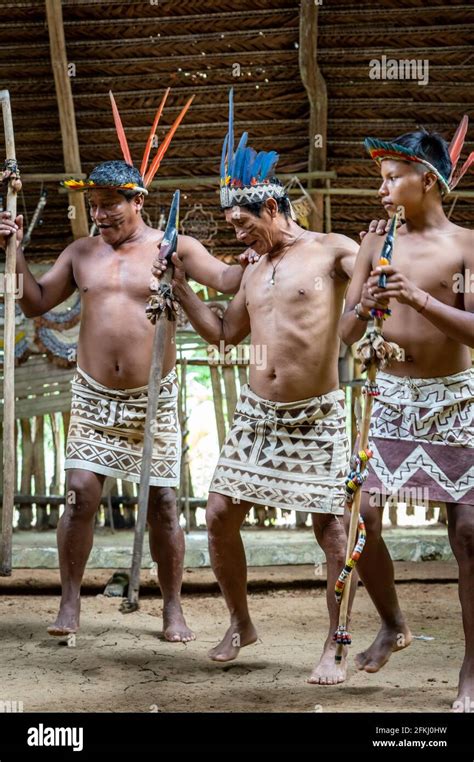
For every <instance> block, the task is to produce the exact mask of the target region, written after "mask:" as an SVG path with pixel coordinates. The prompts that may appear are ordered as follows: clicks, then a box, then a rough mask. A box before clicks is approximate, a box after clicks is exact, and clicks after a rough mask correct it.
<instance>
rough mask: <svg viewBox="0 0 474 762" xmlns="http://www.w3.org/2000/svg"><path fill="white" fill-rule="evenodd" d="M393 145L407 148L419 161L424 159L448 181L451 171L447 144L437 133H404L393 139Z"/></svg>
mask: <svg viewBox="0 0 474 762" xmlns="http://www.w3.org/2000/svg"><path fill="white" fill-rule="evenodd" d="M393 142H394V143H398V144H399V145H401V146H404V147H405V148H409V149H410V150H411V151H413V153H414V154H415V155H416V156H419V157H420V159H425V161H428V162H429V163H430V164H432V165H433V167H436V169H437V170H438V172H439V173H440V174H441V175H442V176H443V177H444V178H445V179H446V180H448V179H449V176H450V174H451V170H452V163H451V159H450V157H449V151H448V142H447V141H446V140H445V139H444V138H443V137H442V135H439V134H438V133H437V132H428V131H427V130H418V131H416V132H406V133H405V134H404V135H400V137H399V138H395V140H394V141H393Z"/></svg>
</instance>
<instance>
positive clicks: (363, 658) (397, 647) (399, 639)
mask: <svg viewBox="0 0 474 762" xmlns="http://www.w3.org/2000/svg"><path fill="white" fill-rule="evenodd" d="M412 639H413V638H412V634H411V632H410V630H409V629H408V627H407V625H406V624H403V625H400V626H399V627H394V628H389V627H386V626H385V625H382V627H381V628H380V630H379V632H378V634H377V637H376V638H375V640H374V642H373V643H372V645H371V646H369V648H368V649H367V651H363V652H362V653H360V654H357V656H356V657H355V661H356V665H357V668H358V669H363V670H365V672H378V671H379V669H381V668H382V667H383V665H384V664H386V663H387V662H388V660H389V659H390V656H391V655H392V653H393V652H394V651H401V650H402V649H403V648H407V647H408V646H409V645H410V643H411V641H412Z"/></svg>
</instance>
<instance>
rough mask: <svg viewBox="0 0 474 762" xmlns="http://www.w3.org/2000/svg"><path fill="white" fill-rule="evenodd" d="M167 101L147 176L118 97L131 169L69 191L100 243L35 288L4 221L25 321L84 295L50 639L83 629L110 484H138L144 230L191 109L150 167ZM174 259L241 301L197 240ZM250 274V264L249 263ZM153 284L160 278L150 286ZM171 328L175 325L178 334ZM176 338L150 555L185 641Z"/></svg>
mask: <svg viewBox="0 0 474 762" xmlns="http://www.w3.org/2000/svg"><path fill="white" fill-rule="evenodd" d="M168 92H169V90H168V91H166V93H165V96H164V98H163V100H162V102H161V104H160V107H159V109H158V112H157V114H156V117H155V121H154V124H153V126H152V128H151V130H150V134H149V138H148V141H147V144H146V147H145V152H144V156H143V160H142V163H141V167H140V169H138V168H136V167H134V166H133V161H132V157H131V154H130V150H129V147H128V143H127V139H126V136H125V132H124V129H123V126H122V122H121V119H120V115H119V112H118V109H117V107H116V104H115V101H114V99H113V96H112V94H110V95H111V99H112V108H113V114H114V120H115V126H116V130H117V134H118V137H119V142H120V145H121V148H122V153H123V157H124V160H123V161H107V162H104V163H102V164H99V165H98V166H97V167H95V168H94V169H93V170H92V172H91V173H90V175H89V177H88V178H87V180H85V181H83V180H74V179H71V180H66V181H65V182H64V183H63V184H64V186H65V187H67V188H68V189H69V190H77V191H82V192H86V193H87V199H88V202H89V208H90V215H91V218H92V220H93V222H94V223H95V225H96V226H97V228H98V230H99V233H100V235H98V236H94V237H87V238H79V239H78V240H76V241H74V242H73V243H72V244H71V245H69V246H67V247H66V249H64V251H63V252H62V253H61V255H60V256H59V257H58V259H57V260H56V262H55V263H54V265H53V267H52V268H51V269H50V270H49V271H48V272H47V273H46V274H45V275H43V276H42V277H41V279H40V280H38V281H36V280H35V278H34V277H33V275H32V274H31V272H30V270H29V268H28V265H27V263H26V260H25V257H24V254H23V251H22V247H21V241H22V217H21V216H19V217H17V219H16V220H15V221H13V220H10V219H9V217H8V213H3V214H2V215H1V219H0V244H1V243H2V242H3V243H4V242H5V241H6V239H7V237H8V236H9V235H16V239H17V242H18V251H17V272H18V273H19V274H21V275H22V276H23V284H24V291H23V297H22V298H21V299H20V300H19V304H20V306H21V308H22V310H23V312H24V313H25V315H26V316H27V317H35V316H37V315H42V314H43V313H45V312H47V311H48V310H50V309H52V308H53V307H55V306H56V305H58V304H60V303H61V302H63V301H64V300H65V299H66V298H67V297H68V296H70V295H71V294H72V293H73V292H74V290H75V289H76V288H77V289H79V292H80V295H81V302H82V313H81V328H80V336H79V344H78V356H77V359H78V362H77V370H76V374H75V376H74V379H73V381H72V406H71V421H70V428H69V432H68V440H67V451H66V462H65V468H66V490H67V499H66V507H65V511H64V514H63V515H62V517H61V520H60V522H59V526H58V548H59V562H60V570H61V584H62V597H61V604H60V609H59V613H58V616H57V619H56V621H55V623H54V624H52V625H51V626H50V627H49V628H48V632H49V633H50V634H51V635H58V636H65V635H68V634H70V633H75V632H76V631H77V629H78V627H79V611H80V588H81V581H82V577H83V573H84V569H85V565H86V563H87V559H88V556H89V553H90V551H91V548H92V542H93V530H94V521H95V514H96V511H97V509H98V507H99V502H100V498H101V494H102V486H103V483H104V480H105V478H106V477H107V476H112V477H116V478H120V479H125V480H129V481H134V482H139V481H140V466H141V459H142V448H143V435H144V425H145V416H146V407H147V383H148V377H149V370H150V362H151V356H152V342H153V335H154V330H155V329H154V326H153V325H152V323H151V322H150V321H149V320H148V319H147V316H146V312H145V306H146V302H147V298H148V297H149V295H150V291H149V289H150V278H151V276H152V272H153V267H154V263H155V260H156V258H157V247H159V245H160V242H161V239H162V237H163V232H162V231H159V230H155V229H153V228H151V227H149V226H148V225H146V224H145V222H144V220H143V218H142V214H141V212H142V208H143V204H144V199H145V196H146V195H147V194H148V190H147V188H148V186H149V185H150V183H151V181H152V179H153V177H154V175H155V173H156V171H157V170H158V167H159V165H160V162H161V160H162V159H163V156H164V155H165V153H166V150H167V148H168V146H169V144H170V141H171V138H172V137H173V134H174V132H175V131H176V129H177V127H178V125H179V124H180V122H181V120H182V119H183V117H184V115H185V113H186V111H187V109H188V108H189V106H190V103H191V100H192V98H191V99H189V100H188V102H187V103H186V105H185V107H184V108H183V110H182V111H181V113H180V114H179V116H178V117H177V119H176V121H175V122H174V124H173V126H172V127H171V129H170V130H169V132H168V133H167V135H166V137H165V138H164V139H163V141H162V142H161V144H160V146H159V147H158V150H157V153H156V156H155V157H154V158H153V160H152V161H151V162H150V164H149V165H148V162H149V156H150V150H151V147H152V143H153V137H154V135H155V132H156V128H157V125H158V120H159V118H160V115H161V112H162V110H163V106H164V103H165V101H166V98H167V95H168ZM178 251H179V252H180V254H181V256H183V258H184V259H185V260H186V263H187V267H188V271H189V273H190V275H191V277H192V278H194V279H195V280H196V281H198V282H199V283H202V284H203V285H207V286H211V287H212V288H215V289H216V290H218V291H221V292H223V293H234V292H235V291H237V290H238V287H239V284H240V280H241V278H242V272H243V269H242V267H240V266H235V267H229V266H228V265H225V264H223V263H222V262H220V261H219V260H218V259H216V258H215V257H213V256H211V255H210V254H209V253H208V252H207V251H206V249H205V248H204V247H203V246H202V245H201V244H200V243H199V242H198V241H197V240H195V239H194V238H191V237H189V236H179V240H178ZM242 264H244V262H242ZM153 280H154V279H153V278H152V281H153ZM174 325H175V324H173V326H174ZM168 326H169V328H168V331H169V335H168V340H167V344H166V348H165V356H164V362H163V376H162V383H161V391H160V397H159V406H158V413H157V420H156V424H157V425H156V436H155V443H154V451H153V460H152V471H151V474H152V475H151V479H150V501H149V511H148V524H149V530H150V534H149V537H150V549H151V555H152V557H153V559H154V561H156V562H158V577H159V582H160V587H161V592H162V595H163V634H164V637H165V638H166V639H167V640H169V641H189V640H192V639H194V634H193V633H192V631H191V630H190V629H189V628H188V626H187V625H186V622H185V619H184V616H183V612H182V609H181V603H180V590H181V581H182V572H183V560H184V536H183V532H182V529H181V528H180V526H179V522H178V514H177V510H176V498H175V492H174V488H175V487H176V486H177V485H178V482H179V470H180V454H181V453H180V450H181V440H180V431H179V424H178V412H177V377H176V372H175V361H176V347H175V343H174V327H170V324H168Z"/></svg>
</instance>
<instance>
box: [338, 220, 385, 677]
mask: <svg viewBox="0 0 474 762" xmlns="http://www.w3.org/2000/svg"><path fill="white" fill-rule="evenodd" d="M399 214H400V213H399V211H398V210H397V213H396V214H395V215H394V216H393V217H392V222H391V224H390V228H389V231H388V233H387V237H386V239H385V241H384V244H383V247H382V252H381V254H380V259H379V263H378V264H379V266H383V265H385V266H386V265H389V264H390V263H391V261H392V254H393V247H394V242H395V235H396V230H397V224H398V220H399ZM386 280H387V277H386V275H385V273H382V274H381V275H380V277H379V282H378V285H379V287H380V288H385V286H386ZM390 314H391V313H390V310H389V309H385V310H378V309H373V310H371V315H372V318H373V324H370V327H369V328H368V329H367V331H366V334H365V336H364V338H363V339H362V341H361V342H360V344H359V346H358V348H357V353H358V356H359V359H360V360H361V361H362V368H363V370H366V371H367V379H366V382H365V385H364V387H363V390H362V391H363V394H364V412H363V415H362V421H361V424H360V427H359V447H358V451H357V454H355V455H353V456H352V458H351V462H350V470H349V474H348V475H347V478H346V501H347V505H348V506H349V508H350V510H351V522H350V527H349V536H348V540H347V556H346V557H347V561H346V563H345V566H344V568H343V570H342V571H341V573H340V575H339V577H338V580H337V582H336V585H335V595H336V600H337V602H338V603H339V604H340V606H341V608H340V612H339V624H338V627H337V630H336V632H335V633H334V640H335V641H336V643H337V647H336V656H335V660H336V663H337V664H339V663H340V662H341V660H342V654H343V648H344V646H345V645H350V643H351V636H350V634H349V632H348V629H347V618H348V607H349V595H350V584H347V583H348V582H349V583H350V576H351V573H352V571H353V569H354V568H355V566H356V563H357V561H358V560H359V558H360V554H361V553H362V551H363V549H364V545H365V540H366V531H365V524H364V520H363V518H362V517H361V516H360V499H361V492H360V487H361V486H362V484H363V483H364V481H365V479H366V478H367V465H368V462H369V460H370V458H371V456H372V451H371V450H370V449H369V429H370V418H371V415H372V403H373V398H374V397H376V396H377V394H378V393H379V390H378V387H377V371H378V370H379V369H382V368H384V367H385V366H386V365H387V364H388V363H389V362H390V361H391V360H393V359H399V358H400V348H399V347H398V346H397V345H396V344H394V343H392V342H387V341H385V339H384V338H383V335H382V328H383V321H384V320H385V319H386V318H387V317H389V315H390ZM357 530H358V532H359V534H358V538H357V542H356V536H357Z"/></svg>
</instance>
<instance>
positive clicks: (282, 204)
mask: <svg viewBox="0 0 474 762" xmlns="http://www.w3.org/2000/svg"><path fill="white" fill-rule="evenodd" d="M269 180H270V182H271V183H272V185H279V186H280V187H281V188H283V183H281V182H280V180H279V179H278V177H270V178H269ZM275 201H276V202H277V204H278V211H279V213H280V214H283V215H284V216H285V218H286V219H287V220H288V219H289V218H290V217H291V208H290V199H289V198H288V196H287V195H286V193H285V195H284V196H282V197H281V198H276V199H275ZM264 205H265V201H255V202H254V203H253V204H245V209H246V210H247V211H248V212H250V214H253V215H254V216H255V217H260V216H261V211H262V209H263V207H264Z"/></svg>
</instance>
